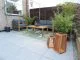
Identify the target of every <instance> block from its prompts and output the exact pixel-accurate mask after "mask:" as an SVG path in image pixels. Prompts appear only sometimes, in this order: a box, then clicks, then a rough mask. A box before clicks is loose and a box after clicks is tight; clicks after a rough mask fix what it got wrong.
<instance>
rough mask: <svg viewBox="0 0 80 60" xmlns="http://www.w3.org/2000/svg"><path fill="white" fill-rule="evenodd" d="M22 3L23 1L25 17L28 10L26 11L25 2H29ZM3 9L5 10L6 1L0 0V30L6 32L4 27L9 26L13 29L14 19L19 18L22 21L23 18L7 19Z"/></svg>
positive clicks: (10, 17) (8, 17) (11, 17)
mask: <svg viewBox="0 0 80 60" xmlns="http://www.w3.org/2000/svg"><path fill="white" fill-rule="evenodd" d="M22 1H23V14H24V15H25V14H27V9H26V7H27V6H25V3H24V2H26V1H27V0H22ZM3 8H4V0H0V30H4V27H5V26H7V25H8V26H9V27H11V28H12V20H13V19H19V18H21V19H22V17H19V16H7V18H6V15H5V14H4V13H5V12H4V9H3ZM25 9H26V10H25ZM7 21H8V22H7Z"/></svg>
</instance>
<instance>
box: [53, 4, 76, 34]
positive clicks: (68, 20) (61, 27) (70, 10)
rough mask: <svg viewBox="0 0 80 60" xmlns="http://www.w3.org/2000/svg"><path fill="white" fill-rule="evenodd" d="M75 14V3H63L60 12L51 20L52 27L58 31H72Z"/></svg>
mask: <svg viewBox="0 0 80 60" xmlns="http://www.w3.org/2000/svg"><path fill="white" fill-rule="evenodd" d="M74 14H75V5H74V4H72V3H65V4H63V5H62V12H61V13H57V14H56V16H55V19H54V20H52V21H53V22H52V23H53V27H54V29H55V30H56V31H57V32H59V33H68V32H70V31H72V25H73V19H74Z"/></svg>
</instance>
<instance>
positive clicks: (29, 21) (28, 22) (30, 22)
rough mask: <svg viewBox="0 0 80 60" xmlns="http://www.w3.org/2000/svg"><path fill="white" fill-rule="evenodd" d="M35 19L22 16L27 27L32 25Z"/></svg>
mask: <svg viewBox="0 0 80 60" xmlns="http://www.w3.org/2000/svg"><path fill="white" fill-rule="evenodd" d="M35 18H36V17H32V18H31V17H29V16H24V19H25V22H26V24H27V25H33V24H34V22H35Z"/></svg>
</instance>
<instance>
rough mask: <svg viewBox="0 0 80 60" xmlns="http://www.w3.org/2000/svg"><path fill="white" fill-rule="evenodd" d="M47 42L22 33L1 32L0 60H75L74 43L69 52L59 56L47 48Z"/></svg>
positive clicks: (68, 49) (69, 46)
mask: <svg viewBox="0 0 80 60" xmlns="http://www.w3.org/2000/svg"><path fill="white" fill-rule="evenodd" d="M46 43H47V40H39V39H34V38H31V37H27V36H24V35H22V32H17V31H11V32H0V60H74V58H73V55H74V54H73V46H72V42H71V41H70V42H68V45H67V51H66V53H63V54H58V53H57V52H55V51H54V50H52V49H48V48H47V45H46Z"/></svg>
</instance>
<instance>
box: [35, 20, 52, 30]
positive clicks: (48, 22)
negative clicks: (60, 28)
mask: <svg viewBox="0 0 80 60" xmlns="http://www.w3.org/2000/svg"><path fill="white" fill-rule="evenodd" d="M36 23H37V25H40V26H48V28H49V29H52V20H36Z"/></svg>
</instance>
